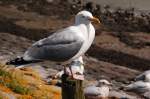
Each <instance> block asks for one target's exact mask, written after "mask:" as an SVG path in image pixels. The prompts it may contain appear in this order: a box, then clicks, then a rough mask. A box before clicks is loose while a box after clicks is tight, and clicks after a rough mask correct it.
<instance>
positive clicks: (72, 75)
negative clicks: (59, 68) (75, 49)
mask: <svg viewBox="0 0 150 99" xmlns="http://www.w3.org/2000/svg"><path fill="white" fill-rule="evenodd" d="M69 70H70V73H71V78H73V77H74V74H73V71H72V68H71V66H69Z"/></svg>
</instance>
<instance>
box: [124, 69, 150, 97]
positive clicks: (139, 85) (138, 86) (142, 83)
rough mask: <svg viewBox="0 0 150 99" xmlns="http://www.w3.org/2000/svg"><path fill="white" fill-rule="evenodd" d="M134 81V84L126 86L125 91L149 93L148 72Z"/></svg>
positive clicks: (149, 78)
mask: <svg viewBox="0 0 150 99" xmlns="http://www.w3.org/2000/svg"><path fill="white" fill-rule="evenodd" d="M135 80H136V82H133V83H131V84H129V85H128V86H126V87H125V90H127V91H133V92H136V93H141V94H142V93H145V92H148V91H150V71H146V72H144V73H142V74H140V75H139V76H137V77H136V78H135Z"/></svg>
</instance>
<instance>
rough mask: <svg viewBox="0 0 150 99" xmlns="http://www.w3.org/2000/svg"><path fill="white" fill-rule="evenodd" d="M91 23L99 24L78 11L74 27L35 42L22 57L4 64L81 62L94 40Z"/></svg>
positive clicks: (94, 19) (91, 17) (90, 15)
mask: <svg viewBox="0 0 150 99" xmlns="http://www.w3.org/2000/svg"><path fill="white" fill-rule="evenodd" d="M92 23H99V24H100V21H99V19H98V18H96V17H94V16H93V15H92V13H90V12H89V11H85V10H83V11H80V12H78V13H77V15H76V16H75V22H74V25H72V26H69V27H67V28H64V29H62V30H58V31H57V32H55V33H53V34H52V35H50V36H48V37H46V38H43V39H41V40H39V41H37V42H35V43H34V44H33V45H32V46H31V47H29V48H28V50H27V51H26V52H25V53H24V54H23V56H22V57H20V58H16V59H14V60H11V61H8V62H7V63H6V64H7V65H16V66H20V65H24V64H29V63H36V62H41V61H44V60H49V61H53V62H57V63H60V64H65V65H66V64H68V63H70V62H72V61H74V60H79V62H80V61H83V60H82V56H83V55H84V54H85V53H86V51H87V50H88V49H89V48H90V46H91V44H92V42H93V40H94V38H95V28H94V26H93V25H92ZM71 71H72V70H71ZM72 75H73V74H72Z"/></svg>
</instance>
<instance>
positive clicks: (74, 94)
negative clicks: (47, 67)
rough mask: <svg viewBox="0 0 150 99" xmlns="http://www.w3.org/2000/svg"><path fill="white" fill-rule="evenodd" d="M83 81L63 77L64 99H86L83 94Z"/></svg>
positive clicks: (64, 75) (66, 76)
mask: <svg viewBox="0 0 150 99" xmlns="http://www.w3.org/2000/svg"><path fill="white" fill-rule="evenodd" d="M82 83H83V81H82V80H76V79H70V78H69V76H68V75H66V74H63V75H62V99H85V97H84V93H83V84H82Z"/></svg>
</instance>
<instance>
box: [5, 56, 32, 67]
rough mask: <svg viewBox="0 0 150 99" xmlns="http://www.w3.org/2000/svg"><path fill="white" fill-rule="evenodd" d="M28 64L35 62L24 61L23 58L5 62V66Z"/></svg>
mask: <svg viewBox="0 0 150 99" xmlns="http://www.w3.org/2000/svg"><path fill="white" fill-rule="evenodd" d="M30 63H35V62H33V61H26V60H24V59H23V57H21V58H16V59H13V60H10V61H8V62H6V65H25V64H30Z"/></svg>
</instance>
